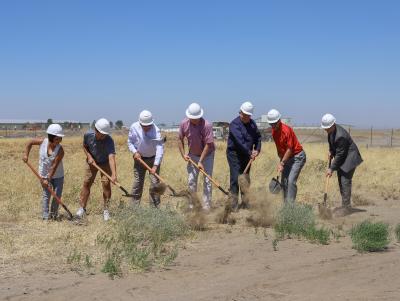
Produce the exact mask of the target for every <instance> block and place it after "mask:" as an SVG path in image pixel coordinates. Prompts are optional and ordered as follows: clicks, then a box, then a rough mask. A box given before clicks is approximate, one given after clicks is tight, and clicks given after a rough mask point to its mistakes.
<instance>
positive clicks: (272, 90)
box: [0, 0, 400, 127]
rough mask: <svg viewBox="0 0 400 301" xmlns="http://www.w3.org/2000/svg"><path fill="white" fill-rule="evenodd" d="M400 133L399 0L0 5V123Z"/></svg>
mask: <svg viewBox="0 0 400 301" xmlns="http://www.w3.org/2000/svg"><path fill="white" fill-rule="evenodd" d="M247 100H250V101H252V102H253V103H254V105H255V107H256V116H259V115H261V114H262V113H266V112H267V111H268V110H269V109H271V108H276V109H278V110H280V111H281V113H282V114H283V115H285V116H290V117H292V118H293V119H294V122H295V123H299V124H300V123H307V124H316V123H319V120H320V118H321V116H322V115H323V114H324V113H326V112H331V113H333V114H334V115H335V116H336V117H337V119H338V121H339V122H343V123H347V124H353V125H356V126H362V127H364V126H370V125H374V126H376V127H399V126H400V119H399V118H398V115H399V112H400V1H384V0H383V1H340V0H339V1H322V0H320V1H294V0H293V1H289V0H288V1H285V0H281V1H278V0H277V1H217V0H215V1H189V0H186V1H117V0H116V1H98V0H97V1H72V0H68V1H55V0H49V1H40V0H35V1H28V0H26V1H20V0H12V1H11V0H9V1H5V0H0V105H1V108H2V109H1V111H0V112H1V113H0V118H2V119H5V118H19V119H20V118H31V119H47V118H53V119H74V120H93V119H96V118H99V117H106V118H108V119H110V120H113V121H115V120H117V119H122V120H124V122H125V123H126V124H130V123H131V122H133V121H135V120H136V119H137V116H138V114H139V112H140V111H141V110H143V109H148V110H150V111H152V112H153V114H154V115H155V118H156V121H158V122H173V121H180V120H181V119H182V118H183V117H184V112H185V109H186V107H187V106H188V105H189V104H190V103H191V102H193V101H197V102H199V103H200V104H201V105H202V106H203V107H204V110H205V117H206V118H207V119H210V120H226V121H229V120H231V119H233V118H234V117H235V116H236V115H237V112H238V108H239V106H240V104H241V103H242V102H244V101H247Z"/></svg>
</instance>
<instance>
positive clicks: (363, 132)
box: [0, 127, 400, 147]
mask: <svg viewBox="0 0 400 301" xmlns="http://www.w3.org/2000/svg"><path fill="white" fill-rule="evenodd" d="M345 128H346V127H345ZM346 130H348V131H349V132H350V134H351V136H352V138H353V140H354V142H355V143H356V144H357V145H360V146H366V147H400V129H395V128H393V129H374V128H373V127H371V128H369V129H355V128H346ZM86 131H87V129H72V130H70V129H69V130H66V131H65V132H66V134H67V136H80V135H83V134H84V133H85V132H86ZM294 131H295V133H296V135H297V137H298V138H299V141H300V142H301V143H326V142H327V134H326V132H325V131H324V130H322V129H321V128H317V127H315V128H305V127H295V128H294ZM126 133H127V131H126V130H114V131H113V134H115V135H124V134H126ZM174 134H175V133H173V135H174ZM45 135H46V132H45V130H36V129H26V130H19V129H17V130H15V129H12V128H6V127H0V138H23V137H25V138H27V137H39V136H41V137H43V136H45ZM265 136H266V139H264V140H266V141H268V140H270V139H271V137H270V131H269V132H268V133H266V135H265Z"/></svg>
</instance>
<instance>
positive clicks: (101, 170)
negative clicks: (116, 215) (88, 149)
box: [92, 161, 133, 198]
mask: <svg viewBox="0 0 400 301" xmlns="http://www.w3.org/2000/svg"><path fill="white" fill-rule="evenodd" d="M92 165H93V166H94V167H96V168H97V169H98V170H99V171H100V172H101V173H102V174H103V175H105V176H106V177H107V178H108V179H109V180H110V181H111V183H113V184H115V185H116V186H117V187H118V188H119V189H121V190H122V191H123V192H124V194H123V195H122V196H125V197H129V198H131V197H133V195H132V194H130V193H129V192H128V191H127V190H126V189H125V188H124V187H122V185H121V184H120V183H118V182H113V181H112V179H111V177H110V176H109V175H108V174H107V173H106V172H105V171H104V170H103V169H102V168H101V167H100V166H98V165H97V164H96V162H94V161H93V163H92Z"/></svg>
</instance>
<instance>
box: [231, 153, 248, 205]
mask: <svg viewBox="0 0 400 301" xmlns="http://www.w3.org/2000/svg"><path fill="white" fill-rule="evenodd" d="M226 157H227V159H228V164H229V172H230V185H229V192H230V194H231V195H232V206H233V207H236V206H237V203H238V195H239V183H238V177H239V175H240V174H242V173H243V172H244V170H245V168H246V165H247V163H248V162H249V160H250V156H244V155H240V154H238V153H237V152H235V151H231V150H227V151H226ZM249 173H250V169H249ZM249 181H250V178H249ZM241 194H243V193H242V192H241Z"/></svg>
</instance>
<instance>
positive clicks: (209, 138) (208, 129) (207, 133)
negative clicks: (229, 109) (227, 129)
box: [204, 124, 214, 144]
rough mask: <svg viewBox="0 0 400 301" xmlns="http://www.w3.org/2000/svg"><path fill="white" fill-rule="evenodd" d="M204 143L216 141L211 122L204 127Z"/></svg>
mask: <svg viewBox="0 0 400 301" xmlns="http://www.w3.org/2000/svg"><path fill="white" fill-rule="evenodd" d="M204 143H205V144H210V143H214V135H213V131H212V125H211V124H207V125H206V126H205V127H204Z"/></svg>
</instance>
